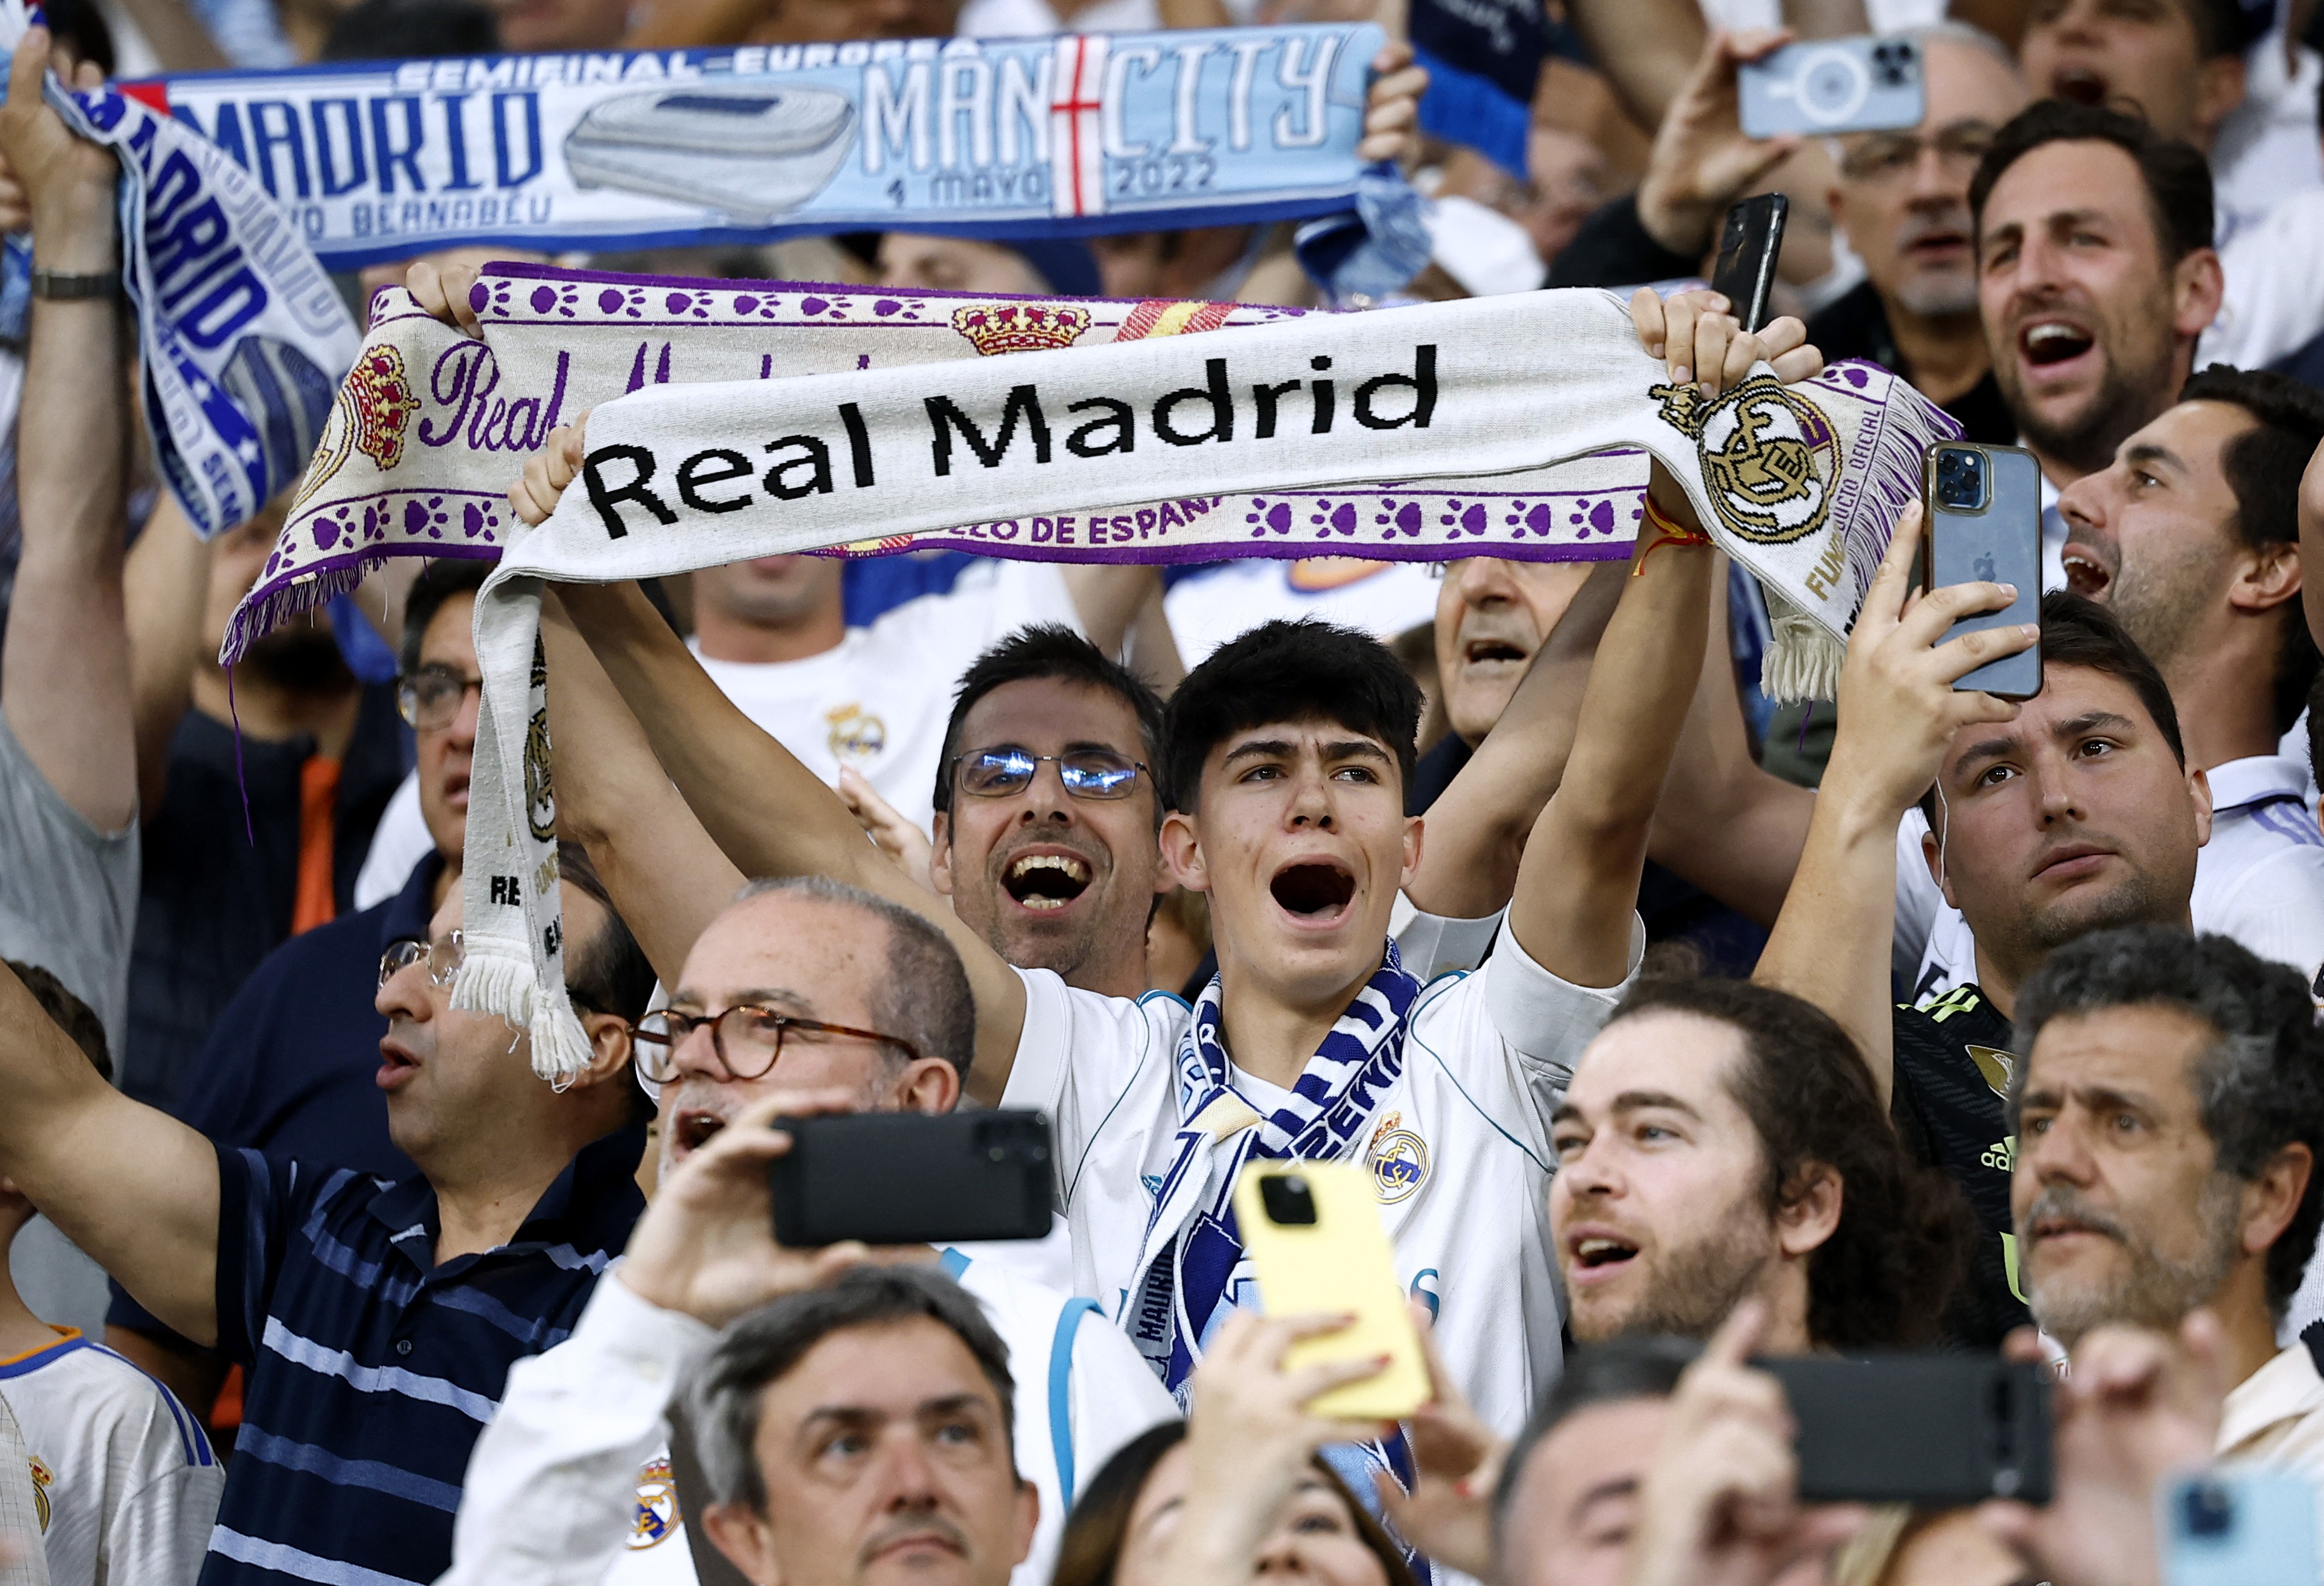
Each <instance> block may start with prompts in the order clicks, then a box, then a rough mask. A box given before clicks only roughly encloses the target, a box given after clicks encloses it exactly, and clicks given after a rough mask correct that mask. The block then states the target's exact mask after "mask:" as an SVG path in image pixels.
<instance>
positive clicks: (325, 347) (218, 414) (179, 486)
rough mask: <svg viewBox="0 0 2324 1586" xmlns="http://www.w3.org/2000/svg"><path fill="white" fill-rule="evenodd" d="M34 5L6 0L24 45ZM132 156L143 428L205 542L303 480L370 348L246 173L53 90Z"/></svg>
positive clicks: (116, 95) (94, 132)
mask: <svg viewBox="0 0 2324 1586" xmlns="http://www.w3.org/2000/svg"><path fill="white" fill-rule="evenodd" d="M25 23H26V17H25V11H24V7H23V0H0V45H5V46H6V47H8V48H12V49H13V48H14V45H15V41H17V40H18V39H20V38H22V37H23V32H24V27H25ZM45 94H46V97H47V99H48V102H49V103H50V104H51V106H54V107H55V109H56V111H57V114H58V115H60V116H62V117H63V118H64V123H65V124H66V125H67V126H68V127H69V128H71V129H72V131H73V132H75V133H76V134H79V135H80V136H81V137H84V138H87V139H88V140H89V141H90V142H92V143H102V144H104V145H105V146H106V147H107V148H109V149H111V150H113V151H114V152H115V154H117V155H119V156H120V160H121V173H122V180H121V186H120V208H121V235H122V252H123V260H122V271H121V278H122V284H123V286H124V288H125V289H126V290H127V291H128V293H129V300H130V302H131V303H132V304H133V305H134V307H135V309H136V311H137V332H138V345H139V349H140V352H141V354H142V355H143V378H144V403H145V418H146V427H147V429H150V430H151V431H152V437H153V453H154V458H155V460H156V462H157V463H158V464H159V466H160V472H161V477H162V478H163V479H164V480H166V481H167V482H168V484H169V486H170V489H171V492H172V493H174V494H175V495H176V496H177V498H178V501H179V503H180V505H182V506H183V507H184V508H185V509H186V515H187V516H188V517H189V518H190V519H191V520H192V521H193V524H194V527H195V529H196V530H198V532H200V533H201V534H202V535H204V536H205V537H208V536H209V535H212V534H216V533H217V532H218V531H219V530H223V529H228V528H231V527H233V526H234V525H235V524H236V523H240V522H243V521H246V520H247V519H249V518H251V517H253V516H254V515H255V514H256V512H258V509H259V508H261V507H263V506H264V505H265V504H266V503H267V502H268V501H270V500H271V499H272V497H273V496H274V495H275V494H276V493H278V492H280V491H281V490H284V489H286V488H288V487H289V486H290V484H291V483H292V482H293V481H294V480H296V479H297V478H298V477H299V475H300V469H302V468H303V467H304V466H306V461H307V458H308V456H309V453H311V452H312V451H313V450H314V449H315V443H316V440H317V438H318V437H319V436H320V435H321V433H322V429H323V424H324V421H325V420H327V418H328V417H329V415H330V413H331V410H332V399H333V394H334V392H335V390H336V388H337V384H338V381H339V377H340V375H342V374H343V373H346V368H347V365H348V364H350V363H352V362H353V361H354V358H355V348H356V346H357V345H358V342H359V340H360V338H359V337H358V335H357V333H356V330H355V321H354V320H353V319H351V318H349V317H348V315H347V311H346V305H345V304H343V303H342V302H341V301H340V300H339V295H338V292H337V290H336V289H335V288H334V287H333V286H332V285H331V281H330V277H329V276H327V274H325V273H324V272H323V268H322V266H321V265H320V264H318V263H317V262H316V259H315V255H314V254H313V253H311V252H310V251H309V249H308V247H307V244H305V243H304V242H303V241H302V240H300V235H299V234H298V232H297V230H296V229H295V228H294V227H293V226H292V225H291V220H290V218H289V217H287V216H285V215H284V214H283V212H282V211H281V209H280V208H279V207H276V205H275V204H274V202H273V201H272V199H271V198H268V197H267V195H266V192H265V191H264V190H263V189H262V188H261V187H260V186H259V184H258V183H257V182H255V181H254V180H252V179H251V177H250V174H249V173H248V172H247V171H244V170H243V168H242V167H241V166H239V165H237V164H235V162H234V161H232V160H230V159H228V158H226V155H225V154H223V153H221V152H219V151H218V150H217V148H216V147H215V146H214V145H212V144H211V143H208V142H207V141H206V140H205V139H203V138H202V137H201V136H200V135H199V134H197V133H195V132H194V131H192V130H191V129H190V128H189V127H186V126H184V125H182V124H180V123H178V122H176V121H173V120H171V118H170V117H169V116H167V115H161V114H159V113H157V112H156V111H155V110H153V109H152V107H151V106H147V105H144V104H142V103H140V102H138V101H137V100H135V99H134V98H131V97H127V96H126V95H125V94H124V93H123V92H122V91H120V90H119V89H117V88H115V87H114V86H112V85H110V84H108V85H106V87H104V88H97V89H95V90H93V91H90V92H88V93H69V92H67V91H66V90H65V89H64V88H62V87H61V86H60V85H59V83H58V82H57V80H56V78H55V77H54V76H51V77H50V78H49V79H48V84H47V88H46V90H45Z"/></svg>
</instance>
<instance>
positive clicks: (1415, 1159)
mask: <svg viewBox="0 0 2324 1586" xmlns="http://www.w3.org/2000/svg"><path fill="white" fill-rule="evenodd" d="M1403 1124H1404V1115H1403V1114H1402V1113H1400V1112H1391V1113H1389V1114H1388V1117H1387V1118H1386V1119H1385V1120H1383V1121H1382V1122H1381V1124H1380V1126H1379V1129H1378V1130H1376V1131H1374V1133H1373V1135H1372V1144H1371V1150H1370V1152H1369V1159H1370V1166H1371V1170H1372V1192H1373V1193H1374V1194H1377V1195H1378V1196H1379V1201H1380V1204H1382V1205H1383V1206H1392V1205H1394V1204H1396V1203H1397V1202H1398V1201H1401V1200H1404V1199H1405V1198H1406V1197H1407V1196H1409V1195H1410V1194H1412V1192H1413V1191H1415V1190H1416V1189H1418V1188H1419V1187H1420V1186H1421V1185H1423V1184H1424V1183H1425V1182H1426V1181H1427V1178H1428V1146H1427V1143H1426V1142H1425V1141H1424V1140H1423V1139H1421V1138H1420V1137H1419V1136H1418V1135H1416V1134H1415V1133H1413V1132H1412V1131H1411V1130H1408V1129H1406V1128H1404V1127H1403Z"/></svg>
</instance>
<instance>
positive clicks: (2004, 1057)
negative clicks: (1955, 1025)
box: [1962, 1041, 2017, 1102]
mask: <svg viewBox="0 0 2324 1586" xmlns="http://www.w3.org/2000/svg"><path fill="white" fill-rule="evenodd" d="M1962 1045H1963V1046H1964V1047H1967V1048H1968V1051H1969V1061H1970V1062H1971V1063H1974V1064H1976V1065H1977V1073H1978V1078H1979V1079H1982V1080H1983V1081H1985V1083H1986V1084H1987V1087H1989V1088H1990V1089H1991V1090H1992V1092H1993V1093H1994V1094H1995V1095H1997V1096H1999V1097H2000V1098H2001V1099H2002V1100H2003V1101H2005V1102H2006V1101H2007V1100H2008V1099H2009V1075H2010V1072H2011V1070H2013V1069H2014V1068H2015V1066H2016V1065H2017V1059H2016V1058H2015V1057H2013V1056H2010V1055H2009V1054H2008V1053H2006V1052H2005V1051H2003V1050H2001V1048H2000V1047H1980V1046H1978V1045H1977V1044H1975V1043H1974V1042H1968V1041H1965V1042H1963V1043H1962Z"/></svg>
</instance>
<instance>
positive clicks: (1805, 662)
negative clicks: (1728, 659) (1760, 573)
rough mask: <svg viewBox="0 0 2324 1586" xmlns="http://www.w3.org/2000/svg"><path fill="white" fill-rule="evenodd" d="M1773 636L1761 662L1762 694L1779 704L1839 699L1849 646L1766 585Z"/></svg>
mask: <svg viewBox="0 0 2324 1586" xmlns="http://www.w3.org/2000/svg"><path fill="white" fill-rule="evenodd" d="M1761 587H1762V588H1763V589H1766V595H1767V622H1768V625H1769V626H1770V627H1771V628H1772V629H1773V630H1774V637H1772V638H1771V639H1770V640H1769V641H1767V653H1766V656H1765V657H1763V658H1762V659H1761V660H1760V662H1759V691H1760V692H1761V693H1762V694H1765V695H1766V696H1767V697H1768V698H1769V699H1772V700H1774V701H1775V703H1776V704H1777V705H1796V704H1799V703H1802V702H1803V701H1806V700H1812V699H1837V698H1838V697H1839V696H1840V666H1841V664H1842V663H1843V662H1844V661H1846V660H1847V659H1848V647H1847V646H1846V645H1845V644H1843V643H1841V642H1840V641H1839V640H1838V639H1835V638H1834V637H1832V634H1831V630H1830V629H1828V628H1826V627H1825V626H1824V625H1823V624H1822V623H1821V622H1818V621H1816V620H1815V618H1813V617H1812V616H1810V615H1808V613H1805V612H1803V611H1802V610H1800V608H1799V607H1797V606H1795V605H1794V604H1792V603H1791V602H1790V601H1788V600H1786V599H1784V596H1783V595H1782V594H1781V593H1779V592H1778V591H1776V590H1775V589H1773V588H1768V587H1767V586H1765V585H1764V584H1763V585H1762V586H1761Z"/></svg>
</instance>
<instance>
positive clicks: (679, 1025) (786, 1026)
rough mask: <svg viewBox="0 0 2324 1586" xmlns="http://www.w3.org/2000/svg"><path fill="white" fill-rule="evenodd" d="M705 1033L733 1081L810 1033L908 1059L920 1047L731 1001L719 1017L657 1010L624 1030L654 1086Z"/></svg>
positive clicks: (760, 1070)
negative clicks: (876, 1046) (690, 1041)
mask: <svg viewBox="0 0 2324 1586" xmlns="http://www.w3.org/2000/svg"><path fill="white" fill-rule="evenodd" d="M705 1025H706V1026H708V1027H709V1029H710V1050H711V1052H712V1054H713V1055H714V1056H716V1057H717V1059H718V1066H719V1067H721V1068H723V1069H724V1070H725V1071H726V1077H727V1078H729V1079H733V1080H753V1079H758V1078H760V1077H761V1076H762V1075H763V1074H766V1073H767V1072H768V1071H769V1070H770V1069H771V1068H773V1067H774V1065H775V1063H776V1061H777V1060H778V1059H779V1058H780V1057H781V1056H782V1055H783V1042H784V1041H785V1040H786V1039H787V1038H788V1037H790V1036H791V1035H793V1034H794V1033H799V1032H805V1033H807V1034H811V1035H825V1036H851V1037H854V1038H855V1039H857V1040H860V1041H877V1042H879V1043H880V1044H881V1046H884V1047H895V1048H896V1049H897V1050H898V1051H899V1052H901V1053H902V1054H903V1055H904V1056H905V1057H907V1058H908V1059H909V1060H911V1061H913V1062H918V1060H919V1056H920V1049H919V1048H918V1047H915V1046H914V1045H912V1043H911V1042H909V1041H908V1040H906V1039H904V1037H901V1036H886V1035H881V1033H880V1032H879V1031H878V1030H875V1029H857V1028H854V1027H853V1026H852V1025H844V1024H825V1022H824V1021H823V1020H822V1019H802V1018H800V1017H799V1016H798V1014H796V1013H779V1012H777V1011H776V1010H774V1009H772V1008H761V1007H759V1006H758V1005H757V1004H755V1003H751V1002H737V1003H735V1004H734V1006H733V1007H732V1008H729V1009H727V1010H725V1011H724V1012H723V1013H700V1014H697V1013H680V1012H678V1011H677V1010H675V1009H669V1008H661V1009H657V1010H654V1011H653V1012H651V1013H649V1014H647V1015H646V1016H645V1017H644V1018H643V1019H640V1020H638V1022H637V1023H635V1024H633V1025H632V1026H631V1027H630V1037H631V1039H632V1042H633V1043H634V1045H633V1047H632V1050H634V1051H635V1052H636V1053H637V1063H638V1070H639V1072H640V1073H641V1074H644V1075H645V1076H646V1077H647V1078H648V1079H650V1080H651V1081H653V1082H654V1083H656V1084H667V1083H669V1082H670V1081H671V1080H672V1079H674V1078H676V1077H677V1075H678V1047H681V1046H684V1045H685V1044H686V1041H687V1037H689V1036H691V1035H693V1034H694V1032H695V1031H696V1030H697V1029H700V1028H703V1027H704V1026H705Z"/></svg>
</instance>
